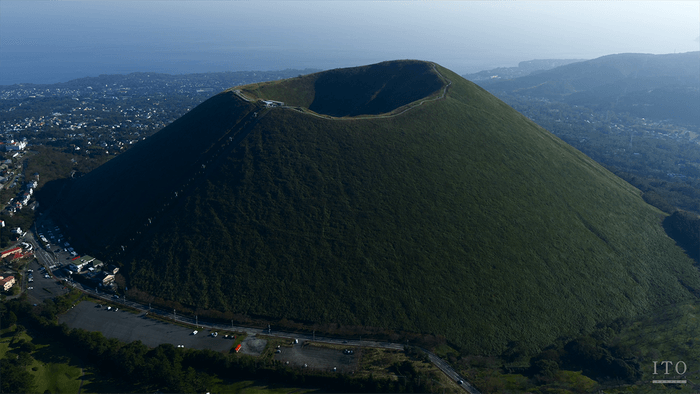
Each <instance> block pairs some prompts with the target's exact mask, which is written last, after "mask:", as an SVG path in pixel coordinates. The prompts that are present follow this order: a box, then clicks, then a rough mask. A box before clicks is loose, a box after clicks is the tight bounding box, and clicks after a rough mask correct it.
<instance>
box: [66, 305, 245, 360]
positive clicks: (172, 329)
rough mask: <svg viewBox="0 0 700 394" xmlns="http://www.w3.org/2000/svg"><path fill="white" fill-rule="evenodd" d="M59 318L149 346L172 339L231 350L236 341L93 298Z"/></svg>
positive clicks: (197, 346) (175, 342)
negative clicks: (196, 330) (105, 303)
mask: <svg viewBox="0 0 700 394" xmlns="http://www.w3.org/2000/svg"><path fill="white" fill-rule="evenodd" d="M58 321H59V323H66V325H68V327H71V328H82V329H84V330H87V331H99V332H101V333H102V334H103V335H104V336H105V337H107V338H116V339H118V340H120V341H122V342H126V343H129V342H132V341H141V342H142V343H143V344H144V345H146V346H149V347H156V346H158V345H160V344H163V343H170V344H172V345H174V346H178V345H184V347H186V348H194V349H211V350H214V351H217V352H228V351H229V350H230V349H231V348H232V347H233V343H234V341H233V340H231V339H227V338H224V337H223V335H219V336H217V337H216V338H214V337H212V336H211V335H209V331H208V330H199V332H198V333H197V335H192V330H191V329H189V328H185V327H181V326H177V325H174V324H169V323H165V322H162V321H158V320H155V319H151V318H149V317H147V316H145V313H139V314H136V313H132V312H130V311H125V310H122V309H120V310H119V311H116V312H115V311H114V308H112V310H107V307H106V306H101V307H98V304H97V303H94V302H89V301H83V302H81V303H79V304H78V305H76V306H75V307H74V308H72V309H70V310H69V311H68V312H66V313H65V314H63V315H61V316H59V317H58Z"/></svg>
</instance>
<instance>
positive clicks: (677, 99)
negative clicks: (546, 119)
mask: <svg viewBox="0 0 700 394" xmlns="http://www.w3.org/2000/svg"><path fill="white" fill-rule="evenodd" d="M480 84H481V86H483V87H484V88H485V89H487V90H488V91H490V92H492V93H495V94H499V92H503V93H508V94H516V95H522V96H529V97H540V98H545V99H550V100H559V101H563V102H565V103H567V104H570V105H583V106H587V107H590V108H592V109H602V110H606V109H610V110H612V111H615V112H618V113H619V112H629V113H630V114H632V115H634V116H638V117H647V118H653V119H658V120H665V119H674V120H677V121H682V122H685V123H690V124H694V125H700V115H699V114H700V112H698V106H699V105H700V52H687V53H679V54H668V55H650V54H638V53H626V54H618V55H609V56H603V57H600V58H597V59H593V60H588V61H583V62H578V63H573V64H569V65H565V66H561V67H557V68H554V69H551V70H548V71H544V72H540V73H537V74H531V75H528V76H524V77H519V78H513V79H510V80H500V79H499V80H484V81H482V82H480Z"/></svg>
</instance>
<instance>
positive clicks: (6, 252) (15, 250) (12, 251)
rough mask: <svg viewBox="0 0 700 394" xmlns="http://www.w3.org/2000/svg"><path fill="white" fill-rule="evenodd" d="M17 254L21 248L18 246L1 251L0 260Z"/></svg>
mask: <svg viewBox="0 0 700 394" xmlns="http://www.w3.org/2000/svg"><path fill="white" fill-rule="evenodd" d="M17 253H22V248H21V247H19V246H17V247H14V248H12V249H7V250H3V251H2V252H0V259H4V258H5V257H7V256H9V255H13V254H17Z"/></svg>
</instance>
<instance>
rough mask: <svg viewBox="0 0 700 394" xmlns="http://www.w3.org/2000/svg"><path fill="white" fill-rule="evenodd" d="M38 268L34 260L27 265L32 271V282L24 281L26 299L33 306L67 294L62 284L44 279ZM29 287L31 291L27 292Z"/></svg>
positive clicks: (52, 279) (54, 280)
mask: <svg viewBox="0 0 700 394" xmlns="http://www.w3.org/2000/svg"><path fill="white" fill-rule="evenodd" d="M40 267H41V266H40V265H39V264H38V263H37V262H36V260H34V261H32V262H31V263H29V268H30V269H33V270H34V272H33V274H34V275H33V276H34V281H33V282H27V279H25V286H26V287H25V289H27V297H28V298H29V301H30V302H31V303H33V304H40V303H42V302H44V300H45V299H47V298H54V297H56V296H59V295H63V294H66V293H67V292H68V290H67V289H66V287H65V286H64V285H63V283H61V282H59V281H58V280H56V279H54V278H51V279H46V278H44V271H39V268H40ZM26 275H27V274H26V273H25V276H26ZM30 287H33V289H32V290H29V288H30Z"/></svg>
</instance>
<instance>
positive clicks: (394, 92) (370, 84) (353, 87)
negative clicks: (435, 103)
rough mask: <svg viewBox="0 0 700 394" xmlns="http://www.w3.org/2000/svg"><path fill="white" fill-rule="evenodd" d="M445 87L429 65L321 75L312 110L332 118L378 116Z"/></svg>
mask: <svg viewBox="0 0 700 394" xmlns="http://www.w3.org/2000/svg"><path fill="white" fill-rule="evenodd" d="M442 85H443V82H442V81H441V80H440V78H439V77H438V75H437V74H436V73H435V71H434V70H433V66H432V64H430V63H426V62H418V61H397V62H384V63H379V64H373V65H370V66H365V67H356V68H351V69H338V70H331V71H328V72H325V73H322V74H320V75H319V76H318V78H317V79H316V82H315V84H314V90H315V93H316V94H315V97H314V100H313V102H312V103H311V105H310V106H309V109H310V110H312V111H315V112H317V113H320V114H325V115H331V116H338V117H341V116H357V115H378V114H382V113H387V112H391V111H393V110H395V109H397V108H399V107H401V106H403V105H406V104H409V103H411V102H413V101H416V100H419V99H422V98H424V97H428V96H430V95H431V94H433V93H435V92H436V91H437V90H439V89H440V88H441V87H442Z"/></svg>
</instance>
